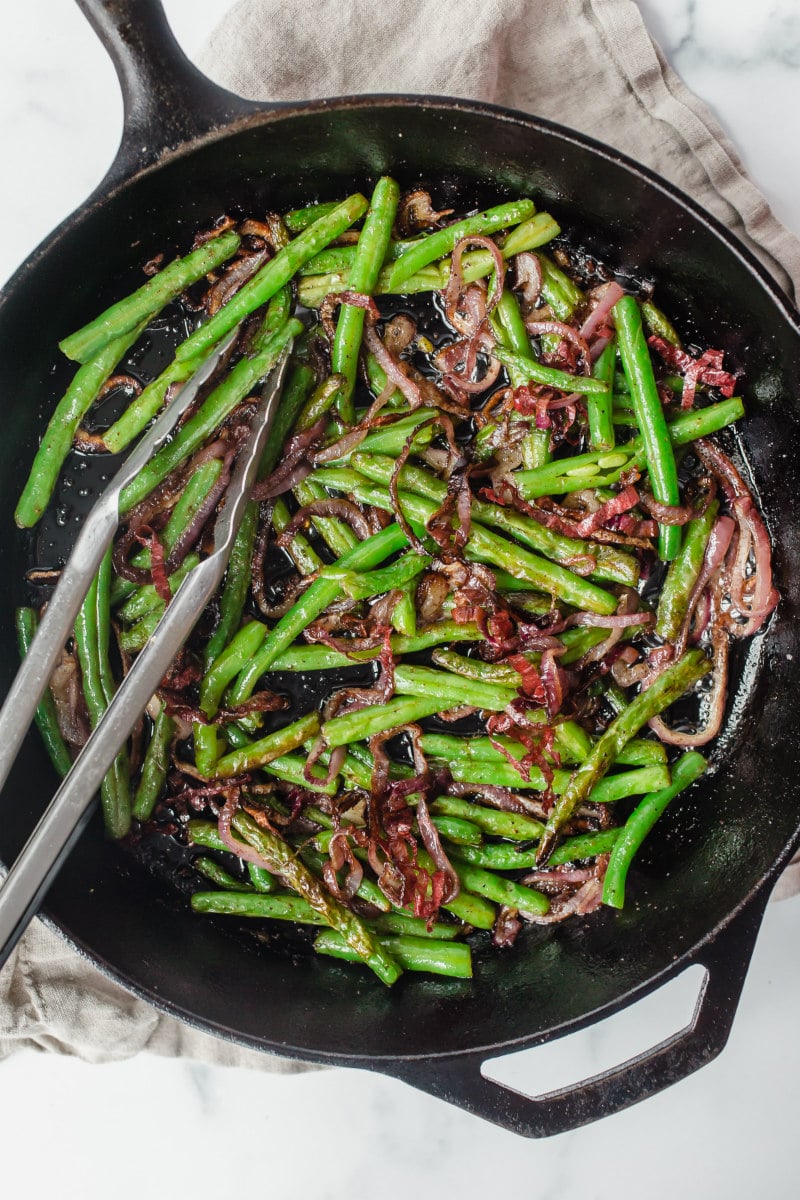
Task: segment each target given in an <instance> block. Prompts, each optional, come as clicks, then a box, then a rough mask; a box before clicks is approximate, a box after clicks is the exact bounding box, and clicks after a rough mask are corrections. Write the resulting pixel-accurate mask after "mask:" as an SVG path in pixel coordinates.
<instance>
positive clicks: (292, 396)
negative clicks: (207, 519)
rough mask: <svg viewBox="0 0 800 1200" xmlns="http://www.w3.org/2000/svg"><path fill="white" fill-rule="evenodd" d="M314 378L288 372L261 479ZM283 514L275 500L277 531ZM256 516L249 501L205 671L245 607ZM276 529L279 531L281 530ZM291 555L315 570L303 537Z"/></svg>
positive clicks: (306, 372)
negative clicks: (308, 559) (308, 560)
mask: <svg viewBox="0 0 800 1200" xmlns="http://www.w3.org/2000/svg"><path fill="white" fill-rule="evenodd" d="M313 379H314V372H313V371H312V370H311V368H310V367H307V366H304V365H303V364H300V365H298V366H296V367H295V368H294V369H293V370H292V372H291V373H290V375H289V378H288V380H287V382H286V387H285V388H284V390H283V393H282V395H281V402H280V405H279V407H278V411H277V413H276V414H275V419H274V421H273V423H272V428H271V430H270V434H269V438H268V440H267V445H266V447H265V449H264V454H263V455H262V458H261V463H260V466H259V478H260V479H263V478H265V477H266V476H267V475H268V474H269V473H270V471H272V469H273V468H274V466H275V464H276V463H277V461H278V459H279V457H280V453H281V449H282V448H283V444H284V442H285V440H286V438H287V436H288V434H289V432H290V431H291V429H292V427H293V425H294V422H295V418H296V416H297V412H298V410H299V409H300V408H301V407H302V405H303V403H304V402H305V398H306V396H307V395H308V391H309V389H310V388H311V385H312V383H313ZM284 516H285V521H284V524H288V521H289V514H288V510H287V509H286V505H285V503H284V501H283V500H282V499H278V500H276V501H275V505H274V508H273V513H272V521H273V526H274V527H275V528H276V530H277V526H278V524H279V522H280V520H281V518H282V517H284ZM258 517H259V506H258V504H257V503H255V502H254V501H251V502H250V503H249V504H248V505H247V508H246V509H245V514H244V517H243V518H242V522H241V524H240V526H239V529H238V531H237V533H236V537H235V539H234V543H233V550H232V551H231V557H230V560H229V562H228V568H227V571H226V573H225V583H224V585H223V588H222V594H221V596H220V601H219V622H218V623H217V627H216V629H215V630H214V633H213V634H212V636H211V638H210V640H209V641H208V642H207V644H206V647H205V651H204V654H203V664H204V667H205V669H206V670H208V668H209V667H210V666H211V664H212V663H213V661H214V659H215V658H216V657H217V656H218V655H219V654H220V653H221V651H222V650H224V648H225V646H227V644H228V642H229V641H230V640H231V638H232V637H233V635H234V633H235V632H236V629H237V628H238V626H239V623H240V621H241V619H242V613H243V612H244V606H245V604H246V602H247V596H248V592H249V590H250V566H251V562H252V557H253V547H254V545H255V539H256V533H257V532H258ZM277 531H278V532H280V530H277ZM306 551H307V554H306ZM290 554H291V556H292V558H293V559H294V561H295V563H296V564H297V566H298V569H299V570H300V571H301V573H302V574H310V573H311V571H314V570H316V568H317V567H318V566H319V565H320V561H319V559H318V558H317V556H316V555H315V554H314V552H313V550H311V547H310V546H308V543H307V542H306V540H305V538H303V537H297V538H295V539H294V542H293V544H292V547H291V549H290ZM304 555H305V556H306V559H307V558H308V556H313V558H311V560H310V561H311V563H312V565H311V566H310V569H309V570H304V569H303V566H305V565H307V561H304ZM301 564H302V565H301Z"/></svg>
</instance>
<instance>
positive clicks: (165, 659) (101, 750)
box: [0, 333, 291, 966]
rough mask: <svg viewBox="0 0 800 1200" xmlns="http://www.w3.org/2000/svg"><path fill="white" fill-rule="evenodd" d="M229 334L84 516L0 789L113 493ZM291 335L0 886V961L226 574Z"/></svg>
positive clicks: (115, 512) (0, 750)
mask: <svg viewBox="0 0 800 1200" xmlns="http://www.w3.org/2000/svg"><path fill="white" fill-rule="evenodd" d="M235 336H236V334H235V333H234V334H232V335H231V337H229V338H228V339H227V340H226V341H225V342H224V343H223V345H221V346H220V347H219V348H218V350H217V351H216V352H215V353H214V354H213V355H212V356H211V358H210V359H209V360H208V362H207V363H205V364H204V366H203V367H202V368H201V370H200V371H199V372H198V373H197V374H196V375H195V376H194V377H193V378H192V380H191V381H190V382H189V383H187V384H186V385H185V386H184V387H183V388H182V389H181V391H180V393H179V394H178V395H177V396H176V397H175V399H174V400H173V401H172V402H171V403H170V404H169V406H168V407H167V408H166V409H164V411H163V412H162V413H161V415H160V416H159V417H158V418H157V420H156V421H155V422H154V424H153V425H152V427H151V428H150V430H149V432H148V433H147V434H146V435H145V436H144V437H143V438H142V440H141V441H140V442H139V443H138V445H137V447H136V449H135V450H134V451H133V453H132V454H131V455H130V456H129V457H128V458H127V459H126V461H125V462H124V464H123V465H122V467H121V468H120V470H119V471H118V472H117V474H116V475H115V476H114V478H113V479H112V481H111V483H110V484H109V485H108V487H107V488H106V490H105V491H104V493H103V495H102V497H101V499H100V500H99V501H98V502H97V504H96V505H95V506H94V508H93V509H92V511H91V513H90V515H89V517H88V518H87V520H86V521H85V522H84V524H83V527H82V529H81V532H80V535H79V536H78V539H77V541H76V543H75V547H74V549H73V551H72V554H71V555H70V557H69V561H68V562H67V565H66V566H65V568H64V570H63V571H62V572H61V577H60V579H59V582H58V586H57V587H56V590H55V592H54V594H53V597H52V599H51V601H50V603H49V604H48V606H47V609H46V611H45V614H44V617H43V619H42V623H41V625H40V627H39V629H38V632H37V634H36V637H35V638H34V641H33V643H32V645H31V647H30V650H29V652H28V654H27V655H26V656H25V659H24V661H23V664H22V666H21V667H20V669H19V671H18V672H17V675H16V677H15V679H14V682H13V683H12V685H11V688H10V690H9V693H8V695H7V697H6V700H5V703H4V704H3V707H2V709H0V789H2V787H3V786H4V785H5V782H6V780H7V778H8V774H9V772H10V770H11V767H12V766H13V764H14V761H15V759H16V757H17V754H18V752H19V749H20V747H21V745H22V742H23V740H24V738H25V735H26V733H27V731H28V728H29V726H30V724H31V722H32V720H33V717H34V714H35V712H36V708H37V706H38V704H39V700H40V699H41V697H42V695H43V693H44V691H45V688H46V687H47V686H48V684H49V682H50V678H51V676H52V673H53V670H54V668H55V666H56V664H57V662H58V660H59V656H60V655H61V652H62V650H63V647H64V643H65V642H66V640H67V638H68V637H69V635H70V633H71V631H72V627H73V625H74V622H75V618H76V616H77V614H78V612H79V610H80V607H81V604H82V603H83V599H84V597H85V595H86V593H87V591H88V590H89V586H90V584H91V582H92V579H93V578H94V575H95V573H96V571H97V570H98V568H99V566H100V563H101V562H102V559H103V555H104V554H105V552H106V550H107V549H108V547H109V546H110V544H111V542H112V540H113V538H114V534H115V532H116V530H117V527H118V526H119V523H120V512H119V500H120V495H121V493H122V491H123V489H124V488H125V486H126V485H127V484H128V483H130V481H131V480H133V479H135V478H136V476H137V475H138V473H139V472H140V471H141V470H142V468H143V467H144V466H145V464H146V463H147V462H148V460H149V459H150V458H151V457H152V455H153V453H154V452H155V451H156V450H157V449H158V448H159V446H161V444H162V443H163V442H164V441H166V439H167V438H168V436H169V434H170V433H171V432H172V430H173V429H174V427H175V425H176V424H177V422H178V420H179V418H180V417H181V416H182V414H183V413H184V412H185V411H186V410H187V409H188V407H189V405H190V404H191V403H192V401H193V400H194V399H195V397H196V395H197V393H198V391H199V390H200V388H201V387H202V385H203V384H204V383H205V382H206V380H207V379H208V378H209V377H210V375H211V374H212V373H213V371H214V369H215V367H216V366H217V364H218V362H219V361H220V359H221V358H222V356H223V354H224V353H225V352H226V350H227V349H228V348H229V347H230V345H231V344H232V343H233V341H234V339H235ZM290 351H291V343H289V344H288V345H287V346H286V348H285V349H284V351H283V353H282V355H281V357H280V359H279V361H278V363H277V364H276V366H275V367H274V368H273V370H272V371H271V372H270V374H269V375H268V376H267V378H266V382H265V384H264V387H263V390H262V396H261V403H260V405H259V407H258V410H257V412H256V414H255V416H254V417H253V422H252V429H251V434H250V438H249V440H248V441H247V443H246V444H245V446H244V447H243V449H242V450H241V452H240V453H239V456H238V459H237V461H236V467H235V469H234V473H233V478H232V479H231V482H230V484H229V486H228V489H227V491H226V496H225V503H224V505H223V508H222V510H221V511H220V513H219V514H218V516H217V519H216V522H215V525H214V550H213V552H212V553H211V554H210V555H209V556H208V557H207V558H205V559H204V560H203V561H202V562H200V563H199V564H198V565H197V566H196V567H194V569H193V570H191V571H189V573H188V574H187V575H186V577H185V578H184V580H183V582H182V583H181V584H180V586H179V588H178V590H177V591H176V593H175V595H174V597H173V598H172V600H171V601H170V603H169V604H168V605H167V607H166V610H165V612H164V615H163V617H162V618H161V621H160V622H159V624H158V626H157V627H156V629H155V631H154V633H153V636H152V638H151V639H150V641H149V643H148V644H147V646H146V647H145V649H144V650H143V651H142V652H141V654H139V656H138V658H137V659H136V661H135V662H134V664H133V666H132V667H131V669H130V671H129V672H128V674H127V675H126V676H125V679H124V680H123V682H122V684H121V685H120V687H119V690H118V691H117V692H116V694H115V696H114V698H113V700H112V701H111V703H110V704H109V706H108V709H107V710H106V712H105V714H104V716H103V718H102V720H101V721H99V722H98V724H97V726H96V727H95V729H94V730H93V732H92V734H91V737H90V738H89V739H88V741H87V742H86V745H85V746H84V747H83V749H82V750H81V753H80V754H79V756H78V757H77V759H76V760H75V762H74V764H73V766H72V769H71V770H70V772H69V774H68V775H67V776H66V778H65V779H64V781H63V782H62V784H61V786H60V787H59V789H58V791H57V792H56V794H55V795H54V797H53V799H52V800H51V801H50V804H49V805H48V807H47V808H46V809H45V811H44V813H43V815H42V817H41V818H40V820H39V823H38V824H37V826H36V828H35V829H34V831H33V833H32V834H31V836H30V837H29V838H28V841H27V842H26V843H25V845H24V847H23V849H22V851H21V852H20V854H19V857H18V858H17V860H16V862H15V863H14V865H13V866H12V867H11V869H10V870H9V872H8V875H7V877H6V879H5V882H4V883H3V884H2V887H0V966H2V964H3V963H4V962H5V961H6V959H7V958H8V956H9V954H10V953H11V951H12V950H13V948H14V946H15V945H16V943H17V941H18V940H19V938H20V937H21V935H22V933H23V932H24V930H25V928H26V927H27V925H28V922H29V921H30V920H31V918H32V917H33V915H34V913H35V912H36V910H37V908H38V907H39V904H40V903H41V900H42V898H43V897H44V895H45V893H46V892H47V890H48V888H49V887H50V884H51V883H52V882H53V880H54V878H55V876H56V874H57V873H58V871H59V869H60V867H61V864H62V863H63V861H64V859H65V858H66V857H67V855H68V854H69V852H70V850H71V849H72V847H73V845H74V844H75V842H76V841H77V839H78V837H79V836H80V834H81V833H82V831H83V829H84V828H85V826H86V824H87V823H88V820H89V817H90V816H91V812H92V808H93V801H94V799H95V797H96V794H97V791H98V788H99V787H100V784H101V782H102V780H103V777H104V776H105V774H106V772H107V771H108V769H109V767H110V766H111V764H112V762H113V761H114V758H115V757H116V755H117V752H118V750H119V748H120V746H122V744H123V743H124V742H125V741H126V739H127V738H128V737H129V736H130V734H131V732H132V730H133V727H134V725H135V724H136V722H137V721H138V720H139V717H140V716H141V714H142V712H143V711H144V709H145V708H146V707H147V704H148V703H149V701H150V699H151V697H152V696H153V694H154V692H155V690H156V688H157V687H158V685H159V684H160V682H161V680H162V679H163V677H164V674H165V672H166V670H167V667H168V666H169V664H170V662H172V660H173V659H174V657H175V655H176V654H177V652H178V650H179V649H180V647H181V646H182V645H183V643H184V642H185V640H186V638H187V636H188V634H189V633H190V632H191V630H192V629H193V628H194V625H195V624H196V622H197V620H198V619H199V617H200V614H201V613H202V611H203V609H204V608H205V606H206V604H207V603H208V602H209V600H210V599H211V597H212V596H213V594H214V592H215V590H216V588H217V587H218V585H219V583H220V581H221V579H222V576H223V574H224V572H225V567H226V566H227V563H228V559H229V557H230V553H231V550H232V548H233V541H234V538H235V536H236V532H237V530H238V528H239V525H240V523H241V520H242V517H243V516H244V511H245V507H246V504H247V500H248V496H249V494H250V490H251V488H252V485H253V483H254V481H255V477H256V472H257V470H258V465H259V462H260V460H261V457H262V454H263V452H264V447H265V445H266V440H267V437H268V435H269V431H270V427H271V425H272V421H273V419H274V416H275V412H276V409H277V406H278V401H279V398H280V392H281V387H282V384H283V379H284V375H285V372H286V363H287V360H288V357H289V353H290Z"/></svg>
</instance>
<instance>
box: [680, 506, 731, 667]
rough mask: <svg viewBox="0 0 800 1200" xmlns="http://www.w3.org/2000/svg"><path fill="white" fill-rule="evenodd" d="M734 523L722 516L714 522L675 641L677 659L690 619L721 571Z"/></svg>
mask: <svg viewBox="0 0 800 1200" xmlns="http://www.w3.org/2000/svg"><path fill="white" fill-rule="evenodd" d="M735 528H736V525H735V522H734V521H733V520H732V518H731V517H728V516H725V514H723V515H722V516H720V517H717V519H716V521H715V522H714V524H713V526H712V528H711V533H710V535H709V539H708V543H707V545H706V551H705V554H704V556H703V563H702V566H701V567H700V573H699V575H698V576H697V579H696V580H695V584H694V587H693V588H692V590H691V592H690V594H689V601H688V604H687V606H686V616H685V617H684V619H683V624H682V626H681V629H680V632H679V634H678V637H677V638H676V640H675V653H676V655H677V656H678V657H680V655H682V654H683V652H684V650H685V649H686V643H687V642H688V640H689V631H690V629H691V627H692V619H693V617H694V613H695V610H696V608H697V605H698V603H699V602H700V598H701V596H703V595H704V593H705V591H706V588H707V587H708V584H709V582H710V580H712V579H713V578H714V576H715V575H716V574H717V573H718V572H719V571H720V570H721V568H722V566H723V564H724V562H725V558H726V555H727V553H728V548H729V546H730V545H731V541H732V538H733V534H734V530H735Z"/></svg>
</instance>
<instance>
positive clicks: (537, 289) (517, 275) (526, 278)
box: [514, 250, 544, 309]
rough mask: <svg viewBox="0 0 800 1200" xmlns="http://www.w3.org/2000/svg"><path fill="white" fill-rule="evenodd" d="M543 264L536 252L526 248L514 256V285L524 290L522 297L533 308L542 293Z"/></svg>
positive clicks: (518, 289) (521, 290)
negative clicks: (533, 252) (532, 252)
mask: <svg viewBox="0 0 800 1200" xmlns="http://www.w3.org/2000/svg"><path fill="white" fill-rule="evenodd" d="M543 282H544V277H543V275H542V264H541V263H540V262H539V259H538V258H537V257H536V255H535V254H531V252H530V251H529V250H524V251H523V252H522V253H521V254H517V255H515V257H514V287H515V288H516V289H517V291H519V292H522V299H523V300H524V301H525V305H526V307H527V308H529V309H531V308H533V307H534V305H535V304H536V301H537V300H538V299H539V297H540V295H541V294H542V283H543Z"/></svg>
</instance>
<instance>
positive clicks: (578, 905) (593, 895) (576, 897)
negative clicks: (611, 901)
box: [522, 876, 603, 925]
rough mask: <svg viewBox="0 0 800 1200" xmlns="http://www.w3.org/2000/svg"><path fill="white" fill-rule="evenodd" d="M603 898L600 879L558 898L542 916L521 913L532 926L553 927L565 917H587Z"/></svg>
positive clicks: (592, 880)
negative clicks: (569, 894) (571, 893)
mask: <svg viewBox="0 0 800 1200" xmlns="http://www.w3.org/2000/svg"><path fill="white" fill-rule="evenodd" d="M602 898H603V880H602V877H600V878H598V877H597V876H595V877H594V878H592V879H590V880H588V882H587V883H584V884H583V885H582V886H581V887H579V888H578V890H577V892H575V893H574V894H573V895H571V896H567V897H564V898H563V899H561V898H560V897H558V898H556V899H555V900H551V902H550V911H549V912H548V913H545V914H544V915H540V914H539V913H523V914H522V915H523V917H524V918H525V920H526V921H530V922H531V924H533V925H555V924H557V923H558V922H559V921H565V920H566V919H567V917H578V916H587V915H588V914H589V913H592V912H594V911H595V909H597V908H599V907H600V903H601V901H602Z"/></svg>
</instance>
